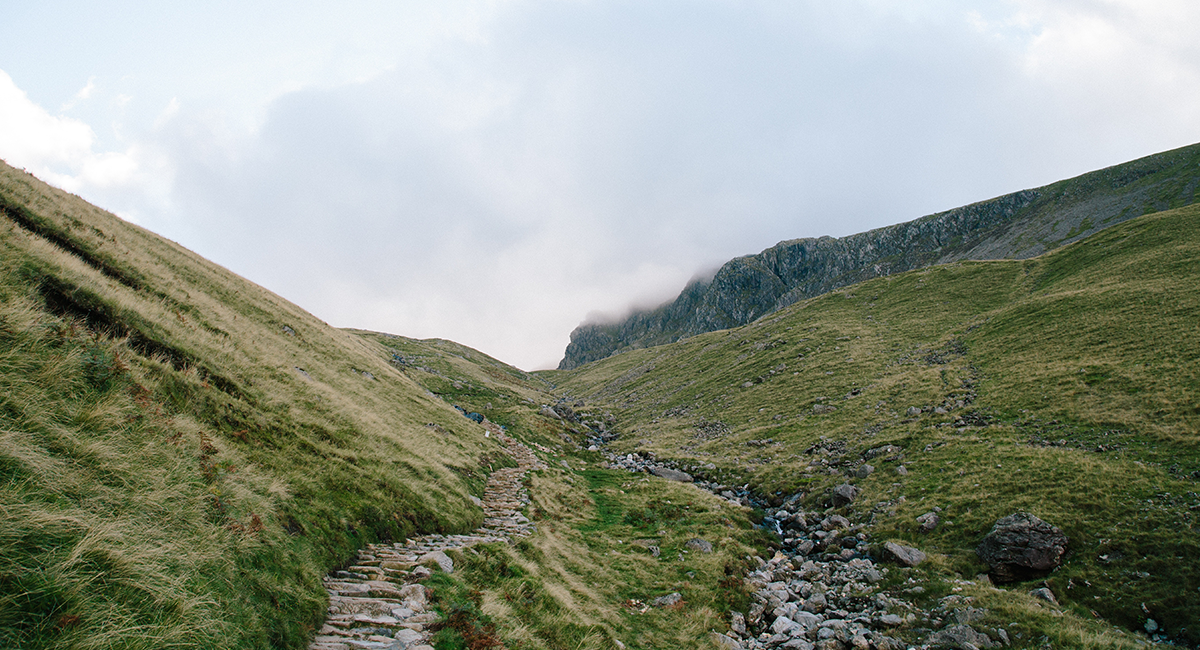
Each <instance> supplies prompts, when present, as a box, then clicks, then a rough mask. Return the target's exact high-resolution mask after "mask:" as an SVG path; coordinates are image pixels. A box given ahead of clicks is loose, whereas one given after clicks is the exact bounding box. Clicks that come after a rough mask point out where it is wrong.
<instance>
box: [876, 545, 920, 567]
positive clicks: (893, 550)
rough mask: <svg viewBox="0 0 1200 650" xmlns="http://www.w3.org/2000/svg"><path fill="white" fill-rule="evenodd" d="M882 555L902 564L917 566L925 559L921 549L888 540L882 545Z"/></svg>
mask: <svg viewBox="0 0 1200 650" xmlns="http://www.w3.org/2000/svg"><path fill="white" fill-rule="evenodd" d="M883 555H884V557H885V558H887V559H890V560H893V561H895V562H896V563H897V564H903V565H904V566H909V567H912V566H917V565H918V564H920V563H922V562H924V561H925V554H924V553H922V552H921V551H919V550H917V549H915V548H913V547H911V546H905V545H903V544H897V543H896V542H888V543H886V544H884V545H883Z"/></svg>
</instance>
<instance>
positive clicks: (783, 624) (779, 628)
mask: <svg viewBox="0 0 1200 650" xmlns="http://www.w3.org/2000/svg"><path fill="white" fill-rule="evenodd" d="M771 631H772V632H774V633H775V634H782V635H786V636H791V634H792V631H798V632H803V631H804V626H802V625H800V624H799V623H797V622H796V621H793V620H792V619H790V618H788V617H786V616H780V617H777V618H776V619H775V622H774V623H772V624H771Z"/></svg>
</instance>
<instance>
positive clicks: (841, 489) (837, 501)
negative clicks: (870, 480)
mask: <svg viewBox="0 0 1200 650" xmlns="http://www.w3.org/2000/svg"><path fill="white" fill-rule="evenodd" d="M861 491H862V490H859V489H858V488H856V487H854V486H853V485H850V484H849V483H842V484H841V485H839V486H837V487H835V488H833V496H832V497H831V498H830V500H831V501H832V502H833V507H835V508H840V507H842V506H846V505H850V504H851V503H854V500H855V499H857V498H858V494H859V492H861Z"/></svg>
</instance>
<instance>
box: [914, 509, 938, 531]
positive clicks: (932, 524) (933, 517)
mask: <svg viewBox="0 0 1200 650" xmlns="http://www.w3.org/2000/svg"><path fill="white" fill-rule="evenodd" d="M939 521H940V520H939V519H938V516H937V513H936V512H927V513H925V514H923V515H921V516H920V517H917V523H918V524H921V532H922V533H928V532H930V531H932V530H933V529H934V528H937V525H938V522H939Z"/></svg>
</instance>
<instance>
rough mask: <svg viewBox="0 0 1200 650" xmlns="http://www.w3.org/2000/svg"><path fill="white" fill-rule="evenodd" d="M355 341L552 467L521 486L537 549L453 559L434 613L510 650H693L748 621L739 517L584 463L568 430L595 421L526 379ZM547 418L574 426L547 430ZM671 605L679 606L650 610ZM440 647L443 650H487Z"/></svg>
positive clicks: (745, 551)
mask: <svg viewBox="0 0 1200 650" xmlns="http://www.w3.org/2000/svg"><path fill="white" fill-rule="evenodd" d="M357 333H358V334H359V335H360V336H363V337H364V338H366V339H369V340H372V341H377V342H379V343H380V344H382V345H384V346H386V347H387V348H388V350H389V351H390V352H391V353H392V354H393V355H394V358H395V359H396V360H397V362H398V363H399V367H401V368H402V369H403V372H404V373H405V374H406V375H407V376H409V377H411V378H412V379H413V380H414V381H416V382H418V383H419V384H420V385H422V386H424V387H425V388H426V389H428V390H429V391H430V392H432V393H434V394H436V395H439V396H440V397H442V398H443V399H445V400H446V401H447V402H448V403H451V404H454V405H456V406H459V407H460V408H462V409H463V410H464V411H466V412H469V413H481V414H484V415H486V416H487V418H488V419H489V420H491V421H493V422H496V423H499V424H502V425H503V426H504V427H505V428H506V429H507V430H508V432H509V433H510V434H512V435H514V436H515V437H517V438H518V439H520V440H522V441H524V442H526V443H527V444H528V445H530V446H531V447H532V448H533V449H535V450H536V452H537V453H538V455H540V456H541V457H542V458H543V459H544V460H545V461H546V462H547V465H549V469H546V470H542V471H538V472H535V473H533V475H532V476H531V477H530V479H529V482H528V485H529V492H530V499H531V503H530V504H529V506H528V508H527V509H526V514H527V515H528V517H529V518H530V519H531V520H533V521H534V522H535V523H537V525H538V530H537V533H536V534H535V535H533V536H532V537H530V538H529V539H526V540H521V541H519V542H518V543H516V544H513V545H505V544H493V545H487V546H484V547H477V548H476V549H475V550H473V551H471V552H468V553H458V554H455V558H454V561H455V566H456V567H459V568H457V569H456V570H455V573H454V574H453V575H452V576H447V575H443V574H439V575H438V576H436V577H435V579H434V580H433V581H432V582H431V583H429V584H431V585H433V586H434V588H435V598H437V599H438V602H439V603H440V606H441V608H442V610H443V612H444V613H446V614H447V615H451V614H455V613H457V614H458V615H460V616H461V615H462V614H463V613H466V614H467V615H469V616H470V617H471V620H472V624H474V625H476V626H477V627H478V629H484V630H486V629H490V630H494V631H495V634H496V635H497V636H498V637H499V638H500V639H501V640H502V641H503V642H504V643H505V644H507V646H508V647H513V648H572V649H576V648H596V649H607V648H612V647H614V642H615V641H621V642H622V643H625V644H626V645H627V646H628V647H632V648H668V647H672V648H686V647H703V645H704V644H705V643H707V635H708V631H709V630H710V629H713V628H723V627H724V626H725V625H726V624H727V620H726V612H727V611H728V610H730V609H737V608H741V609H745V606H746V600H747V595H746V593H745V590H744V589H743V587H742V581H741V576H742V575H743V574H744V573H745V571H746V569H747V568H748V567H749V566H750V565H751V563H750V561H749V559H748V558H749V556H751V555H755V554H759V555H760V554H762V553H764V552H765V551H764V547H765V542H766V541H767V540H768V539H769V536H768V535H767V534H766V533H764V532H763V531H760V530H756V529H754V527H753V525H752V523H751V520H750V512H749V509H747V508H742V507H739V506H734V505H731V504H730V503H729V502H727V501H725V500H724V499H721V498H718V497H716V496H713V495H711V494H707V493H704V492H701V491H698V490H696V489H695V488H694V487H692V486H690V485H682V484H679V483H672V482H669V481H665V480H663V479H660V478H657V477H650V476H644V475H633V474H629V473H627V472H623V471H616V470H609V469H605V468H603V466H602V465H603V464H604V462H603V459H600V458H598V457H597V455H596V454H595V453H590V452H585V451H582V448H583V447H584V446H586V442H585V440H586V436H587V433H588V430H587V427H586V426H585V425H583V424H582V423H581V422H579V421H578V420H583V419H591V418H594V419H604V417H605V415H606V414H605V413H603V412H602V411H595V410H594V409H589V408H588V406H587V405H581V404H579V403H578V402H574V401H572V402H569V403H566V404H561V403H559V399H558V398H556V397H555V396H554V395H552V394H550V393H549V392H548V389H549V387H550V386H549V384H548V382H547V381H546V380H544V379H542V378H540V377H538V376H537V375H535V374H530V373H525V372H522V371H520V370H517V369H515V368H512V367H511V366H506V365H504V364H502V363H500V362H498V361H496V360H495V359H492V358H491V357H488V356H487V355H484V354H482V353H480V352H478V351H476V350H472V349H470V348H466V347H464V346H461V345H459V344H457V343H453V342H450V341H442V340H414V339H409V338H405V337H399V336H393V335H388V334H379V333H373V332H357ZM547 406H559V407H560V409H561V408H562V407H563V406H566V407H567V408H571V407H575V408H574V409H572V411H575V410H577V412H578V414H579V415H580V416H584V417H577V418H576V421H572V420H571V419H569V418H568V419H563V418H560V417H555V416H550V415H547V414H546V413H545V410H546V409H545V407H547ZM564 412H568V411H564ZM609 415H611V414H609ZM697 536H702V537H705V538H706V539H707V540H711V543H712V544H713V551H712V553H696V552H693V551H691V550H689V549H688V547H687V542H688V541H689V540H691V539H693V538H695V537H697ZM672 592H680V594H681V596H682V597H683V598H684V602H683V603H682V604H678V605H677V606H674V607H668V608H657V607H651V606H650V603H652V601H653V599H654V598H657V597H660V596H665V595H667V594H670V593H672ZM443 633H445V634H449V630H443ZM442 640H443V641H445V645H444V646H440V647H445V648H458V647H488V646H485V645H481V646H469V644H467V642H466V640H464V639H461V638H459V639H456V638H455V637H454V636H453V635H450V636H449V637H443V638H442ZM456 642H457V643H459V644H463V645H457V644H456Z"/></svg>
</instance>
